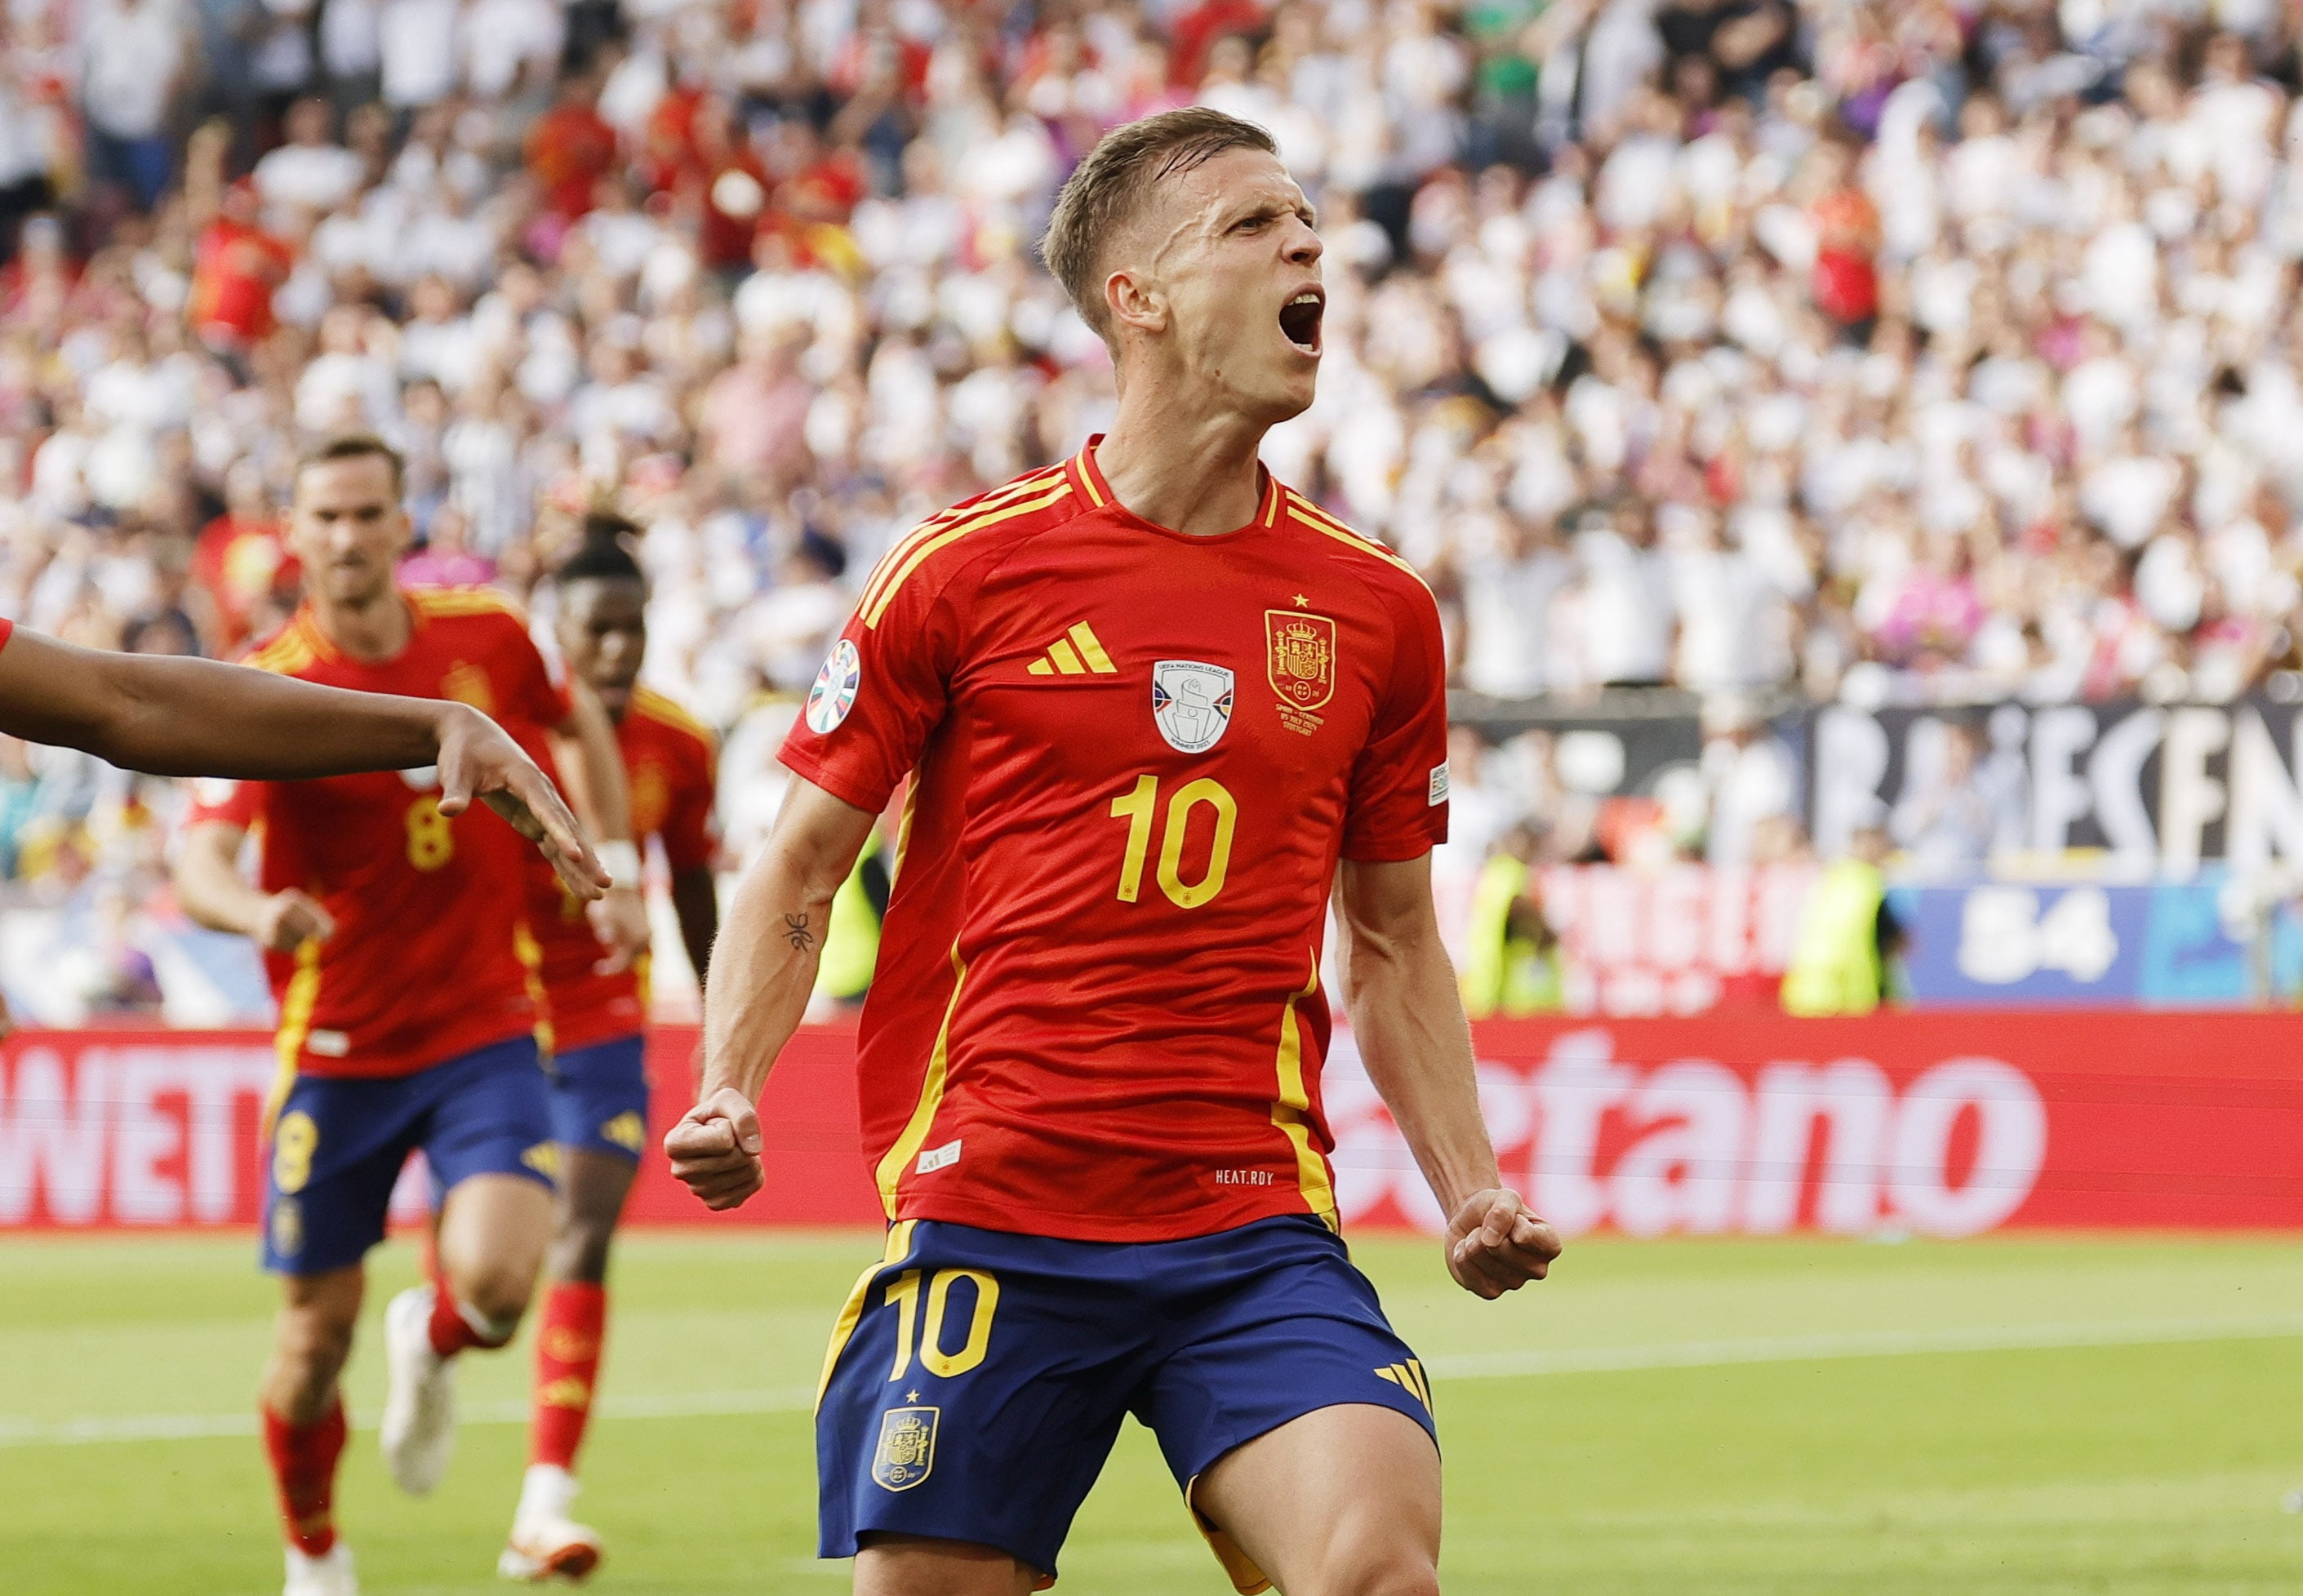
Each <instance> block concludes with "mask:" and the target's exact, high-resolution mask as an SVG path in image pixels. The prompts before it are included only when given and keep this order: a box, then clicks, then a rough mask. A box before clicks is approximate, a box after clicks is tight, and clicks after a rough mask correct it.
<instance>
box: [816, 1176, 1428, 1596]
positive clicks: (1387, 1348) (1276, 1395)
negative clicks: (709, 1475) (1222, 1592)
mask: <svg viewBox="0 0 2303 1596" xmlns="http://www.w3.org/2000/svg"><path fill="white" fill-rule="evenodd" d="M1350 1403H1368V1404H1372V1405H1375V1406H1382V1407H1389V1408H1396V1410H1398V1411H1399V1412H1401V1413H1403V1414H1406V1415H1407V1416H1408V1417H1410V1418H1412V1419H1413V1420H1414V1421H1415V1422H1416V1423H1419V1424H1421V1425H1422V1426H1423V1428H1424V1429H1425V1430H1426V1431H1429V1432H1430V1433H1431V1435H1432V1437H1433V1440H1434V1442H1435V1443H1436V1442H1437V1440H1438V1431H1436V1430H1434V1429H1433V1427H1432V1420H1431V1408H1430V1387H1429V1385H1428V1383H1427V1382H1426V1381H1425V1379H1424V1375H1423V1367H1422V1365H1421V1364H1420V1363H1418V1362H1417V1361H1416V1357H1415V1355H1414V1354H1413V1352H1411V1351H1410V1350H1409V1349H1408V1347H1407V1346H1406V1344H1405V1342H1403V1341H1402V1340H1400V1338H1398V1336H1397V1335H1396V1334H1395V1333H1393V1330H1392V1328H1391V1326H1390V1324H1389V1323H1388V1322H1387V1321H1386V1320H1385V1318H1384V1316H1383V1310H1382V1308H1381V1307H1380V1306H1379V1305H1378V1304H1377V1302H1376V1296H1375V1288H1374V1287H1372V1286H1371V1285H1370V1284H1369V1283H1368V1280H1367V1278H1366V1277H1365V1276H1364V1275H1362V1274H1361V1273H1360V1271H1358V1270H1356V1269H1354V1267H1353V1266H1352V1262H1351V1259H1350V1256H1349V1255H1348V1254H1346V1251H1345V1249H1344V1244H1343V1242H1342V1241H1341V1240H1340V1239H1339V1238H1338V1237H1337V1236H1336V1235H1335V1234H1334V1233H1333V1232H1331V1231H1330V1230H1329V1229H1328V1228H1327V1227H1326V1226H1325V1225H1323V1224H1321V1223H1320V1221H1319V1220H1316V1219H1312V1218H1311V1217H1309V1216H1308V1215H1306V1216H1302V1217H1284V1218H1279V1219H1270V1220H1260V1221H1258V1222H1257V1223H1254V1224H1252V1225H1245V1226H1242V1227H1241V1228H1239V1229H1234V1230H1226V1231H1222V1232H1219V1233H1218V1234H1216V1235H1213V1236H1202V1237H1192V1238H1190V1239H1188V1240H1184V1241H1162V1242H1144V1243H1104V1242H1081V1241H1052V1240H1049V1239H1047V1238H1045V1237H1033V1236H1016V1235H1009V1234H1008V1233H1006V1232H1003V1231H998V1230H983V1229H975V1228H974V1227H972V1226H968V1225H952V1224H944V1223H941V1222H939V1221H937V1220H907V1221H904V1222H901V1223H898V1224H897V1225H896V1226H895V1227H894V1228H893V1229H890V1232H889V1237H888V1251H887V1255H886V1258H885V1260H884V1261H883V1262H881V1263H878V1264H875V1265H873V1268H872V1269H871V1270H870V1271H867V1272H866V1273H865V1276H864V1278H863V1279H860V1280H858V1281H857V1282H856V1290H855V1292H854V1293H853V1294H852V1295H851V1296H849V1298H848V1305H847V1306H846V1308H845V1309H844V1310H842V1312H841V1313H840V1317H839V1328H838V1329H837V1330H835V1331H834V1332H833V1336H832V1342H831V1350H830V1352H829V1353H828V1354H827V1355H826V1356H825V1360H824V1374H823V1389H822V1394H821V1397H820V1398H819V1401H818V1405H817V1408H816V1426H815V1449H816V1464H817V1474H818V1478H819V1480H820V1482H821V1484H820V1487H819V1489H820V1492H821V1499H820V1503H819V1526H818V1527H819V1534H818V1541H819V1544H818V1548H817V1551H818V1555H819V1556H822V1557H826V1558H845V1557H853V1556H854V1555H855V1554H856V1550H857V1546H858V1543H859V1540H860V1538H861V1537H864V1536H867V1535H870V1534H873V1533H890V1534H902V1535H925V1536H933V1537H937V1538H940V1539H944V1540H950V1541H974V1542H976V1543H978V1544H981V1545H985V1546H991V1547H996V1548H998V1549H999V1550H1002V1551H1005V1552H1007V1553H1008V1555H1010V1556H1011V1557H1014V1558H1017V1559H1019V1560H1020V1561H1022V1562H1024V1563H1025V1564H1026V1565H1028V1566H1031V1567H1033V1568H1035V1569H1038V1570H1039V1571H1040V1572H1041V1575H1042V1583H1051V1582H1052V1581H1053V1578H1054V1576H1055V1572H1056V1557H1057V1554H1058V1552H1059V1551H1060V1550H1062V1548H1063V1543H1064V1538H1065V1536H1066V1535H1067V1533H1069V1532H1070V1529H1071V1523H1072V1518H1073V1516H1075V1515H1076V1513H1077V1512H1078V1511H1079V1507H1080V1503H1081V1502H1083V1501H1084V1500H1085V1499H1086V1497H1087V1493H1088V1490H1089V1488H1090V1487H1091V1486H1092V1485H1093V1484H1094V1483H1095V1479H1096V1475H1097V1474H1100V1473H1101V1471H1102V1468H1103V1465H1104V1460H1105V1459H1106V1458H1107V1457H1109V1455H1110V1452H1111V1447H1112V1443H1113V1441H1114V1440H1117V1439H1118V1434H1119V1425H1120V1422H1121V1420H1122V1419H1124V1418H1125V1417H1126V1415H1128V1414H1135V1417H1136V1418H1137V1419H1138V1420H1140V1421H1142V1422H1143V1423H1144V1424H1145V1425H1146V1426H1148V1427H1149V1428H1150V1429H1151V1431H1152V1433H1153V1434H1154V1435H1156V1436H1157V1437H1158V1438H1159V1441H1160V1451H1161V1452H1162V1453H1163V1454H1165V1456H1166V1457H1167V1460H1168V1468H1169V1470H1171V1471H1172V1472H1173V1473H1174V1474H1175V1476H1176V1480H1177V1483H1178V1484H1180V1485H1181V1486H1183V1487H1184V1490H1185V1496H1186V1499H1187V1500H1188V1499H1189V1494H1190V1490H1191V1485H1192V1482H1193V1481H1194V1480H1196V1479H1197V1478H1198V1477H1199V1476H1200V1475H1201V1474H1203V1473H1204V1472H1206V1470H1207V1469H1208V1468H1209V1467H1210V1466H1211V1465H1213V1464H1214V1463H1215V1462H1216V1460H1217V1459H1219V1458H1220V1457H1223V1456H1224V1454H1225V1453H1227V1452H1229V1451H1231V1450H1232V1449H1233V1448H1236V1447H1239V1446H1243V1445H1244V1444H1245V1443H1247V1442H1248V1441H1251V1440H1254V1439H1255V1438H1256V1437H1258V1436H1260V1435H1262V1434H1265V1433H1267V1432H1268V1431H1272V1430H1276V1429H1278V1427H1279V1426H1280V1425H1282V1424H1285V1423H1287V1422H1288V1421H1289V1420H1291V1419H1297V1418H1301V1417H1303V1415H1304V1414H1308V1413H1312V1412H1316V1411H1317V1410H1319V1409H1320V1408H1323V1407H1333V1406H1341V1405H1345V1404H1350ZM1200 1527H1201V1529H1202V1533H1207V1535H1208V1538H1209V1541H1210V1542H1211V1545H1212V1546H1213V1547H1214V1549H1215V1551H1216V1554H1217V1556H1218V1557H1219V1558H1221V1559H1222V1561H1223V1563H1224V1566H1225V1570H1226V1572H1227V1573H1228V1574H1229V1575H1231V1576H1232V1580H1233V1583H1235V1584H1236V1585H1237V1586H1238V1587H1239V1589H1241V1590H1242V1591H1256V1590H1260V1589H1262V1588H1263V1584H1264V1581H1263V1576H1262V1575H1261V1573H1260V1572H1259V1571H1258V1570H1257V1569H1256V1568H1255V1566H1254V1565H1253V1563H1251V1562H1249V1561H1248V1560H1247V1559H1246V1558H1244V1557H1243V1556H1242V1555H1241V1554H1240V1553H1239V1550H1238V1549H1237V1548H1236V1546H1233V1545H1232V1544H1231V1543H1230V1542H1229V1541H1228V1540H1227V1538H1226V1537H1224V1536H1223V1535H1221V1533H1219V1532H1216V1531H1214V1530H1213V1529H1212V1528H1211V1526H1210V1525H1209V1524H1206V1522H1205V1521H1204V1520H1202V1521H1200Z"/></svg>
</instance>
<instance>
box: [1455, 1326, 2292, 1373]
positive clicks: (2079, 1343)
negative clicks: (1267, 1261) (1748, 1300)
mask: <svg viewBox="0 0 2303 1596" xmlns="http://www.w3.org/2000/svg"><path fill="white" fill-rule="evenodd" d="M2282 1336H2303V1313H2280V1314H2272V1315H2267V1316H2265V1317H2261V1318H2254V1319H2128V1320H2121V1321H2116V1322H2112V1323H2108V1324H2104V1323H2071V1324H2023V1325H1948V1326H1945V1327H1944V1328H1942V1329H1940V1330H1853V1331H1850V1332H1848V1333H1845V1334H1842V1335H1818V1336H1763V1337H1755V1338H1750V1339H1747V1340H1734V1341H1727V1340H1721V1341H1679V1342H1674V1343H1668V1344H1666V1345H1662V1346H1646V1347H1573V1348H1570V1349H1567V1350H1565V1351H1547V1350H1544V1349H1542V1348H1540V1347H1523V1348H1518V1349H1515V1350H1513V1351H1509V1352H1463V1353H1442V1354H1440V1355H1438V1356H1437V1357H1428V1358H1425V1359H1424V1360H1423V1366H1424V1367H1425V1368H1426V1369H1428V1370H1430V1372H1432V1373H1433V1374H1435V1375H1437V1376H1438V1377H1440V1378H1441V1379H1445V1380H1505V1379H1511V1378H1515V1377H1519V1376H1523V1375H1531V1374H1611V1373H1617V1372H1624V1373H1631V1372H1638V1371H1640V1370H1647V1369H1714V1368H1723V1367H1726V1366H1729V1365H1732V1364H1803V1363H1808V1362H1811V1361H1818V1360H1827V1359H1832V1358H1865V1357H1908V1356H1911V1355H1915V1354H1921V1353H1945V1352H2052V1351H2055V1350H2058V1349H2063V1348H2070V1349H2073V1350H2076V1349H2078V1348H2079V1347H2155V1346H2165V1345H2168V1344H2171V1343H2177V1342H2183V1341H2260V1340H2271V1339H2275V1338H2279V1337H2282Z"/></svg>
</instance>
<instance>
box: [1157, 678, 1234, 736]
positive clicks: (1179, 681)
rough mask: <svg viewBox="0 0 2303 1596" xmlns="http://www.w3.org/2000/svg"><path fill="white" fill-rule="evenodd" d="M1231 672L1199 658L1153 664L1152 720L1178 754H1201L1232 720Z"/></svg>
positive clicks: (1221, 734)
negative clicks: (1203, 662) (1204, 662)
mask: <svg viewBox="0 0 2303 1596" xmlns="http://www.w3.org/2000/svg"><path fill="white" fill-rule="evenodd" d="M1231 701H1232V674H1231V672H1230V671H1227V670H1226V669H1225V668H1224V667H1223V666H1221V665H1209V664H1202V663H1201V662H1199V661H1198V660H1161V661H1160V663H1158V664H1156V665H1154V666H1152V667H1151V720H1152V723H1153V724H1154V725H1156V726H1158V727H1159V728H1160V736H1161V737H1162V738H1164V739H1167V743H1168V747H1171V748H1173V749H1175V750H1176V752H1177V753H1178V754H1203V753H1205V752H1207V750H1208V749H1210V748H1212V747H1215V746H1216V742H1217V739H1219V738H1221V737H1222V736H1223V734H1224V728H1225V727H1227V726H1228V725H1230V724H1231Z"/></svg>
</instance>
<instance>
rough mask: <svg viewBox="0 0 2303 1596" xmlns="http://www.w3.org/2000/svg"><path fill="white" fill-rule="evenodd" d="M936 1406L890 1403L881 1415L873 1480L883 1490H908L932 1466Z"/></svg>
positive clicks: (928, 1472)
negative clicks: (900, 1405)
mask: <svg viewBox="0 0 2303 1596" xmlns="http://www.w3.org/2000/svg"><path fill="white" fill-rule="evenodd" d="M942 1411H943V1410H942V1409H941V1408H937V1407H891V1408H890V1409H889V1410H888V1411H887V1412H886V1413H884V1414H882V1415H881V1416H880V1449H879V1450H878V1451H877V1452H874V1453H873V1455H872V1481H873V1483H874V1484H876V1485H878V1486H879V1487H880V1489H881V1490H910V1489H911V1488H912V1487H913V1486H915V1485H917V1484H918V1483H919V1482H921V1481H923V1480H924V1479H926V1478H927V1477H928V1475H929V1474H931V1473H932V1472H933V1470H934V1468H935V1441H936V1420H937V1418H938V1417H939V1416H940V1415H941V1413H942Z"/></svg>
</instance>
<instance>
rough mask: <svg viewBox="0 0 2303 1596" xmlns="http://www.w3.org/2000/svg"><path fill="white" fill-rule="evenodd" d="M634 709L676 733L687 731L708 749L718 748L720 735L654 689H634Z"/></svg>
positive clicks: (674, 701)
mask: <svg viewBox="0 0 2303 1596" xmlns="http://www.w3.org/2000/svg"><path fill="white" fill-rule="evenodd" d="M632 707H633V708H634V709H635V710H637V711H638V712H639V713H640V714H644V715H645V716H646V717H647V718H648V719H649V720H651V721H658V722H662V723H663V724H664V725H666V726H670V727H671V728H672V729H673V730H676V731H685V732H687V733H688V735H689V736H690V737H692V738H694V739H696V741H698V742H700V743H703V744H704V745H706V746H707V747H718V746H719V743H720V734H719V733H718V732H716V731H714V730H712V728H711V727H709V726H707V725H705V724H704V722H701V721H699V720H697V719H696V717H695V716H694V715H692V714H688V711H686V710H685V709H682V708H681V707H680V706H679V703H678V702H677V701H676V700H673V699H671V698H667V697H664V696H663V695H662V693H659V692H657V691H656V690H655V689H654V688H633V689H632Z"/></svg>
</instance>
